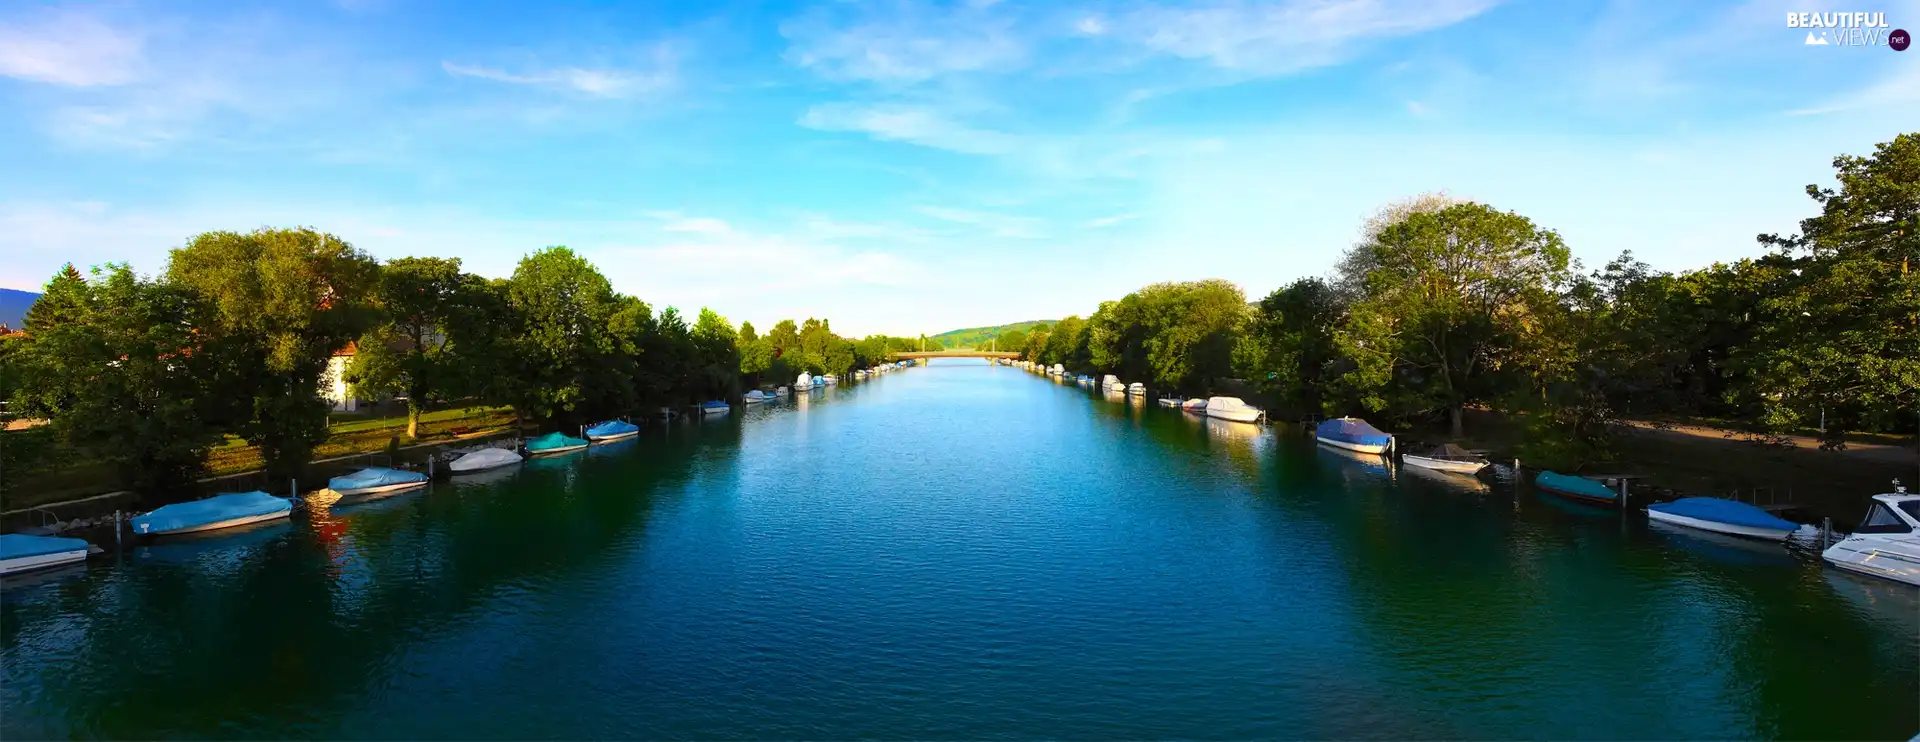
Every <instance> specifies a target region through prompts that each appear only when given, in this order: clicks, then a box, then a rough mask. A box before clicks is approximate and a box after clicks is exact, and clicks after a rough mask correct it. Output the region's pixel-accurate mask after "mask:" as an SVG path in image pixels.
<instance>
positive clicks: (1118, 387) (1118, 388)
mask: <svg viewBox="0 0 1920 742" xmlns="http://www.w3.org/2000/svg"><path fill="white" fill-rule="evenodd" d="M1105 389H1106V390H1107V391H1109V392H1119V393H1121V394H1126V393H1127V385H1126V384H1122V383H1120V382H1118V381H1116V382H1113V383H1111V384H1108V385H1106V387H1105Z"/></svg>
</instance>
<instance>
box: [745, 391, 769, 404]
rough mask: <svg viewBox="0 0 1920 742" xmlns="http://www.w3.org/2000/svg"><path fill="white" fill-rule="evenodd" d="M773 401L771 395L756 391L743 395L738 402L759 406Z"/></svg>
mask: <svg viewBox="0 0 1920 742" xmlns="http://www.w3.org/2000/svg"><path fill="white" fill-rule="evenodd" d="M773 399H774V397H773V395H771V394H768V393H766V392H763V391H760V390H758V389H754V390H751V391H748V392H747V393H746V394H743V395H741V396H740V401H741V402H744V403H746V404H760V403H762V402H771V401H773Z"/></svg>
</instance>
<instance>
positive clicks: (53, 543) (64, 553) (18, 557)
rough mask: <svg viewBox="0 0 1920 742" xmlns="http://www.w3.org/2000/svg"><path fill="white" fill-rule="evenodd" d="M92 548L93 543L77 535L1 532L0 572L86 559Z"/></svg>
mask: <svg viewBox="0 0 1920 742" xmlns="http://www.w3.org/2000/svg"><path fill="white" fill-rule="evenodd" d="M93 549H94V546H93V545H92V544H89V543H87V542H86V541H83V540H80V539H77V538H62V537H59V536H29V535H26V534H24V533H9V534H6V535H0V575H10V574H13V573H15V572H25V571H27V570H31V569H45V568H47V567H58V566H60V565H62V564H72V563H74V562H81V561H86V559H87V554H89V553H91V552H92V551H93Z"/></svg>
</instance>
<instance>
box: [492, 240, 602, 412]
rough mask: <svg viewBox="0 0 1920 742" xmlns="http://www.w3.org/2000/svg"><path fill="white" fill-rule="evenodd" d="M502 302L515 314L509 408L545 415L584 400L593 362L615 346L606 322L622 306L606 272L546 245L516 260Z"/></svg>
mask: <svg viewBox="0 0 1920 742" xmlns="http://www.w3.org/2000/svg"><path fill="white" fill-rule="evenodd" d="M507 303H508V306H509V307H510V308H511V311H512V312H513V313H514V315H515V316H516V317H517V318H518V327H517V328H516V329H517V334H516V336H515V338H514V342H513V349H514V356H515V360H516V361H517V363H516V365H517V366H518V371H519V373H518V374H517V376H516V381H517V383H516V385H515V388H514V389H513V390H512V392H511V393H510V394H509V397H510V398H511V399H512V401H513V406H514V408H515V409H516V410H518V411H519V412H520V414H522V415H526V416H528V417H533V418H536V419H548V418H552V417H556V416H560V415H563V414H566V413H572V412H574V411H575V410H578V409H580V408H581V407H582V406H583V405H585V404H587V403H588V400H589V398H590V397H592V396H595V389H594V388H593V387H594V384H593V380H592V378H591V376H592V375H593V374H595V373H596V372H597V367H596V366H595V364H596V363H598V362H600V361H602V360H604V359H605V358H606V357H607V356H609V355H611V354H612V351H613V350H615V348H614V347H613V345H614V343H613V341H612V338H611V337H610V335H611V333H610V331H609V330H608V327H609V325H610V324H611V322H612V319H613V316H614V314H615V312H616V311H618V310H620V309H621V303H620V302H619V300H618V299H617V298H616V296H615V294H614V293H613V287H612V285H611V284H609V283H608V282H607V279H606V277H605V276H603V275H601V274H600V271H599V270H598V269H596V268H594V267H593V264H592V263H589V262H587V260H586V259H585V258H582V257H580V256H579V255H576V254H575V253H574V252H573V251H572V250H569V249H567V248H566V247H549V248H546V249H544V250H540V251H538V252H535V253H533V254H531V255H528V256H526V257H524V258H521V259H520V264H519V266H518V267H516V268H515V269H514V271H513V278H511V279H510V280H509V281H508V287H507ZM628 311H629V314H630V315H631V314H632V312H633V308H632V307H628Z"/></svg>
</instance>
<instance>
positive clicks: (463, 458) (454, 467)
mask: <svg viewBox="0 0 1920 742" xmlns="http://www.w3.org/2000/svg"><path fill="white" fill-rule="evenodd" d="M522 460H523V457H522V456H521V455H520V454H518V453H515V452H513V451H509V450H507V449H504V448H481V449H476V450H473V451H468V452H466V453H464V454H461V455H460V458H457V459H454V460H453V462H452V463H450V464H447V470H448V471H451V472H453V473H455V474H472V473H474V472H481V471H487V470H490V469H498V468H500V467H503V466H512V465H514V464H518V463H520V462H521V461H522Z"/></svg>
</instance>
